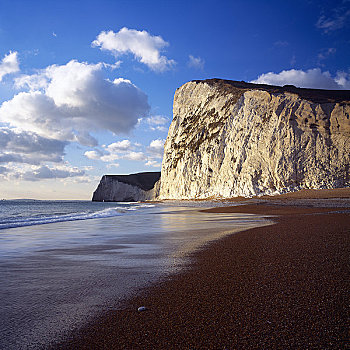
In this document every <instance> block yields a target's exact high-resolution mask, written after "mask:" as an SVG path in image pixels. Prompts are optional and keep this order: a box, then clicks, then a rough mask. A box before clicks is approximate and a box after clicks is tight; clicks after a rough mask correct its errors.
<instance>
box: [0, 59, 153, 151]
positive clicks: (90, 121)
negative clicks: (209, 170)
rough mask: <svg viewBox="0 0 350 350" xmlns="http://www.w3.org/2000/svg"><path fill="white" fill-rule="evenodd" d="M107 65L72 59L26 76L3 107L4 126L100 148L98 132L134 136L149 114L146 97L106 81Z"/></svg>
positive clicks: (118, 81) (122, 84) (117, 82)
mask: <svg viewBox="0 0 350 350" xmlns="http://www.w3.org/2000/svg"><path fill="white" fill-rule="evenodd" d="M103 68H104V65H103V64H102V63H99V64H88V63H85V62H82V63H81V62H78V61H75V60H72V61H70V62H68V63H67V64H65V65H62V66H58V65H52V66H49V67H47V68H46V69H44V70H42V71H40V72H38V73H37V74H33V75H27V76H22V77H21V78H19V79H18V80H17V81H16V86H17V87H20V88H26V89H27V90H28V91H26V92H23V91H22V92H20V93H18V94H17V95H15V96H14V97H13V98H12V99H11V100H9V101H5V102H4V103H3V104H2V105H1V107H0V121H1V122H4V123H8V124H9V125H11V126H13V127H17V128H22V129H23V130H27V131H31V132H34V133H37V134H38V135H40V136H43V137H47V138H53V139H57V140H61V141H77V142H79V143H81V144H83V145H88V146H96V145H97V141H96V140H95V139H94V138H93V137H92V136H91V135H90V132H91V131H93V130H109V131H111V132H113V133H115V134H120V133H128V132H130V131H131V130H132V129H133V128H134V127H135V125H136V124H137V122H138V119H139V117H140V116H143V117H144V116H146V115H147V113H148V110H149V105H148V102H147V95H146V94H144V93H143V92H142V91H141V90H140V89H138V88H137V87H136V86H135V85H133V84H132V83H131V82H130V81H129V80H126V79H122V78H119V79H115V80H114V81H110V80H107V79H104V78H103V76H102V72H101V71H102V69H103Z"/></svg>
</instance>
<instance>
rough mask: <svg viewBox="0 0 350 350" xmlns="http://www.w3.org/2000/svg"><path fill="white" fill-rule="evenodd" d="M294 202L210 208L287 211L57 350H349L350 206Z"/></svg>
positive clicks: (209, 249) (223, 242)
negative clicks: (274, 349) (257, 349)
mask: <svg viewBox="0 0 350 350" xmlns="http://www.w3.org/2000/svg"><path fill="white" fill-rule="evenodd" d="M275 199H277V198H276V197H275ZM291 203H293V204H294V205H293V206H287V205H286V204H283V205H280V203H277V204H274V203H273V202H269V203H259V204H256V203H255V204H248V203H247V204H246V205H240V206H233V207H221V208H219V207H217V208H212V209H204V211H208V212H213V213H214V212H217V213H218V212H221V213H229V212H230V213H233V212H238V213H242V212H243V213H251V214H258V215H268V216H270V215H278V216H277V217H274V218H273V221H275V224H273V225H270V226H263V227H258V228H253V229H248V230H245V231H241V232H239V233H236V234H233V235H229V236H226V237H224V238H222V239H219V240H217V241H214V242H212V243H210V244H209V245H208V246H206V247H204V249H202V250H200V251H197V252H194V253H193V254H191V258H192V259H191V261H192V262H191V265H190V269H185V270H184V271H182V272H180V273H179V274H176V275H174V276H171V277H170V278H168V279H166V280H164V281H162V282H160V283H158V284H156V285H153V286H150V287H148V288H146V289H145V290H143V291H141V293H140V294H137V295H136V296H135V297H132V298H131V299H129V300H128V301H126V303H125V304H124V305H123V307H122V308H120V309H117V310H113V311H110V312H108V313H107V314H105V315H102V316H101V317H99V318H96V319H95V320H94V321H93V322H92V323H90V324H89V325H87V326H86V327H84V328H83V329H82V330H81V332H79V333H78V334H75V335H74V337H73V338H72V339H69V340H68V341H65V342H63V343H60V344H56V345H54V346H53V347H52V348H53V349H58V348H59V349H73V348H74V349H92V348H93V349H146V348H153V349H188V348H195V349H223V348H227V349H250V348H269V349H270V348H272V349H273V348H276V349H277V348H311V349H339V348H345V347H346V341H347V336H348V329H349V309H348V308H347V307H346V305H347V291H348V290H349V288H350V285H349V282H348V281H349V280H350V278H349V275H350V273H349V265H348V257H349V255H350V254H349V250H350V235H349V233H350V232H349V227H350V215H349V207H348V206H347V207H346V208H341V207H337V208H320V207H310V206H309V205H308V206H307V207H305V203H304V204H303V203H302V202H301V203H299V205H295V201H294V200H292V201H291ZM338 204H339V205H341V204H343V203H342V202H341V201H340V202H339V203H338ZM139 306H146V307H147V309H148V310H147V311H144V312H141V313H140V312H137V308H138V307H139Z"/></svg>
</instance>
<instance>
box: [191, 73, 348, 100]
mask: <svg viewBox="0 0 350 350" xmlns="http://www.w3.org/2000/svg"><path fill="white" fill-rule="evenodd" d="M192 82H194V83H206V84H208V85H210V86H215V87H217V88H219V89H220V90H222V91H223V93H224V94H227V93H230V94H233V95H237V100H238V99H239V97H240V96H241V95H242V94H243V93H244V92H245V91H248V90H263V91H267V92H269V93H272V94H281V93H285V92H289V93H292V94H296V95H298V96H299V97H300V98H302V99H305V100H309V101H311V102H313V103H349V102H350V90H323V89H306V88H297V87H295V86H294V85H284V86H275V85H267V84H254V83H246V82H245V81H235V80H224V79H217V78H214V79H206V80H193V81H192Z"/></svg>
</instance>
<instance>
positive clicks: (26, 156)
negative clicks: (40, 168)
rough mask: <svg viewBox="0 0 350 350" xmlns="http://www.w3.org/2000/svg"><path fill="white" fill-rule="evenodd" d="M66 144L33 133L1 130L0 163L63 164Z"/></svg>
mask: <svg viewBox="0 0 350 350" xmlns="http://www.w3.org/2000/svg"><path fill="white" fill-rule="evenodd" d="M66 144H67V143H66V142H64V141H60V140H54V139H47V138H44V137H41V136H39V135H37V134H34V133H31V132H24V131H19V130H13V129H10V128H7V127H2V128H0V163H9V162H15V163H28V164H40V163H41V162H44V161H50V162H56V163H57V162H62V161H63V156H64V148H65V146H66Z"/></svg>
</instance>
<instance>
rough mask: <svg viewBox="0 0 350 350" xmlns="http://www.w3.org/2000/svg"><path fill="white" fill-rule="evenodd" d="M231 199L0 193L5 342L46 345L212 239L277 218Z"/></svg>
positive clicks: (0, 302)
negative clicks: (11, 196) (239, 210)
mask: <svg viewBox="0 0 350 350" xmlns="http://www.w3.org/2000/svg"><path fill="white" fill-rule="evenodd" d="M222 205H234V203H229V202H211V201H208V202H206V201H202V202H190V201H179V202H176V201H169V202H168V201H167V202H163V203H135V202H133V203H125V202H123V203H119V202H90V201H40V200H28V199H22V200H2V201H0V349H1V350H2V349H3V350H12V349H16V350H18V349H45V348H48V347H49V346H51V345H53V344H55V343H57V342H59V341H61V340H63V339H65V338H67V337H69V336H70V335H72V334H73V333H74V332H76V331H77V330H79V328H81V327H82V326H84V325H85V324H86V323H87V322H90V321H91V320H92V319H93V318H94V317H96V316H98V315H101V314H102V313H104V312H107V311H108V310H111V309H117V308H118V307H121V305H122V304H123V301H124V300H125V299H127V298H128V297H130V296H131V295H133V294H134V293H136V292H137V291H139V290H141V289H142V288H145V287H147V286H148V285H150V284H152V283H156V282H157V281H160V280H161V279H162V278H165V277H168V276H169V275H171V274H175V273H178V272H179V271H181V270H182V269H185V268H188V267H189V264H190V259H191V253H193V252H194V251H196V250H198V249H202V248H203V247H205V246H206V245H207V244H208V243H209V242H211V241H213V240H216V239H220V238H221V237H223V236H225V235H228V234H233V233H235V232H238V231H241V230H244V229H247V228H250V227H256V226H263V225H267V224H269V222H268V221H267V220H266V219H264V218H262V217H259V216H256V215H250V214H214V213H205V212H202V211H201V209H203V208H209V207H213V206H222Z"/></svg>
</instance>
